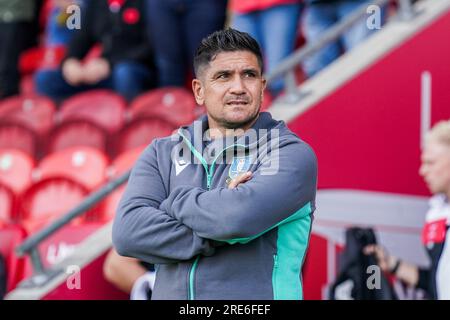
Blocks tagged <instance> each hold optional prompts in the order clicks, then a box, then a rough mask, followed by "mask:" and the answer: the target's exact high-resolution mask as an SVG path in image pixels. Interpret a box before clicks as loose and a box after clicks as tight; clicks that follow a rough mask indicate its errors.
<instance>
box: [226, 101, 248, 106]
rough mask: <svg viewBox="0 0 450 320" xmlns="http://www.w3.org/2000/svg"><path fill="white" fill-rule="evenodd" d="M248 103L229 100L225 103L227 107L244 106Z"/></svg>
mask: <svg viewBox="0 0 450 320" xmlns="http://www.w3.org/2000/svg"><path fill="white" fill-rule="evenodd" d="M247 104H248V102H247V101H244V100H231V101H228V102H227V103H226V105H228V106H245V105H247Z"/></svg>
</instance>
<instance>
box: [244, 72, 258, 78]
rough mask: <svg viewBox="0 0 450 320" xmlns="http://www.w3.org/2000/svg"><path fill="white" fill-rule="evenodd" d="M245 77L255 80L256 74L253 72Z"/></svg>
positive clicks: (247, 73)
mask: <svg viewBox="0 0 450 320" xmlns="http://www.w3.org/2000/svg"><path fill="white" fill-rule="evenodd" d="M245 77H246V78H254V77H256V74H255V73H253V72H246V73H245Z"/></svg>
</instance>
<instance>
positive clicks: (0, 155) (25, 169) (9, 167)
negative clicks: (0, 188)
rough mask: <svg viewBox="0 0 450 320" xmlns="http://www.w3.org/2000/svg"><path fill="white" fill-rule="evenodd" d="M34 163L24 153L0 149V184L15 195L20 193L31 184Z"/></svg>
mask: <svg viewBox="0 0 450 320" xmlns="http://www.w3.org/2000/svg"><path fill="white" fill-rule="evenodd" d="M34 166H35V163H34V160H33V159H32V158H31V157H30V156H29V155H28V154H26V153H24V152H22V151H18V150H13V149H0V183H3V184H5V185H7V186H8V187H9V188H11V189H12V191H13V192H14V193H15V194H20V193H22V192H23V191H24V190H25V189H26V188H28V186H29V185H30V184H31V174H32V172H33V169H34Z"/></svg>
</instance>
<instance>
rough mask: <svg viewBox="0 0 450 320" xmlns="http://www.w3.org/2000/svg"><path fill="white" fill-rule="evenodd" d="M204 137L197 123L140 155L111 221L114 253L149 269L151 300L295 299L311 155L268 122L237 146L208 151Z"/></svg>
mask: <svg viewBox="0 0 450 320" xmlns="http://www.w3.org/2000/svg"><path fill="white" fill-rule="evenodd" d="M207 128H208V122H207V117H206V116H205V117H203V118H202V119H201V120H200V121H196V122H195V123H194V124H193V125H191V126H189V127H186V128H180V129H179V130H178V132H177V133H176V134H174V135H172V136H171V137H167V138H162V139H156V140H155V141H153V142H152V143H151V144H150V145H149V146H148V147H147V148H146V149H145V151H144V152H143V153H142V155H141V156H140V158H139V160H138V161H137V163H136V165H135V166H134V168H133V170H132V173H131V176H130V179H129V181H128V185H127V188H126V190H125V193H124V195H123V197H122V199H121V201H120V204H119V207H118V212H117V215H116V218H115V221H114V225H113V234H112V237H113V243H114V246H115V248H116V250H117V251H118V253H119V254H121V255H125V256H130V257H135V258H138V259H140V260H143V261H146V262H149V263H154V264H156V272H157V273H156V282H155V287H154V290H153V293H152V298H153V299H213V300H215V299H231V300H234V299H243V300H244V299H302V298H303V294H302V281H301V267H302V264H303V260H304V258H305V254H306V250H307V247H308V241H309V236H310V231H311V223H312V214H313V212H314V210H315V195H316V181H317V160H316V157H315V154H314V152H313V151H312V149H311V148H310V147H309V146H308V145H307V144H306V143H304V142H303V141H302V140H300V139H299V138H298V137H297V136H296V135H295V134H294V133H293V132H291V131H290V130H289V129H288V128H287V127H286V125H285V123H284V122H282V121H275V120H273V119H272V117H271V116H270V114H269V113H261V114H260V116H259V118H258V120H257V121H256V123H255V124H254V126H253V127H252V130H248V131H246V133H245V135H243V136H240V137H239V138H224V139H215V140H212V141H210V142H209V143H208V141H206V142H205V141H204V140H207V136H208V134H207ZM204 136H205V137H204ZM249 170H250V171H252V172H253V176H252V179H251V180H250V181H248V182H246V183H244V184H240V185H239V186H238V187H237V188H234V189H228V188H227V182H229V180H230V179H232V178H234V177H236V176H237V175H239V174H240V173H243V172H246V171H249Z"/></svg>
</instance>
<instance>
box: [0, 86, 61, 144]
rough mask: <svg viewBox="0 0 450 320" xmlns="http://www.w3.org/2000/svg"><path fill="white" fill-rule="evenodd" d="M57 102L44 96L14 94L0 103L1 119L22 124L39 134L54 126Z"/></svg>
mask: <svg viewBox="0 0 450 320" xmlns="http://www.w3.org/2000/svg"><path fill="white" fill-rule="evenodd" d="M54 115H55V104H54V103H53V101H52V100H50V99H49V98H46V97H42V96H35V95H30V96H28V95H21V96H14V97H11V98H8V99H6V100H4V101H3V102H2V103H0V119H2V120H3V121H8V122H10V123H14V124H16V123H17V124H21V125H23V126H25V127H27V128H29V129H30V130H32V131H33V132H35V133H36V134H37V135H39V136H45V135H46V134H47V133H48V132H49V131H50V129H51V128H52V127H53V121H54Z"/></svg>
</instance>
